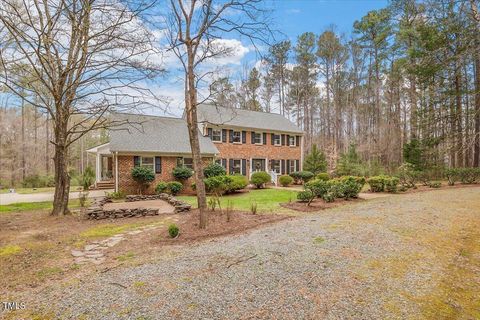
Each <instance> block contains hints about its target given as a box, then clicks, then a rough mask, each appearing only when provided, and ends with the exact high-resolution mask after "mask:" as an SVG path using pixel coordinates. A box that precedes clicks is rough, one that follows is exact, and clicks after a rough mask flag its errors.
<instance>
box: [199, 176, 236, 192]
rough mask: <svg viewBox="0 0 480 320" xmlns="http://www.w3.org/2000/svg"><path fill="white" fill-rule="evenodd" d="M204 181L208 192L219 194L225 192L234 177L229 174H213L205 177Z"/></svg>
mask: <svg viewBox="0 0 480 320" xmlns="http://www.w3.org/2000/svg"><path fill="white" fill-rule="evenodd" d="M204 182H205V189H206V190H207V192H209V193H213V194H215V195H217V196H219V195H222V194H224V193H225V191H226V189H227V184H229V183H230V182H232V179H231V178H230V177H229V176H213V177H210V178H207V179H205V180H204Z"/></svg>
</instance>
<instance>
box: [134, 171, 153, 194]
mask: <svg viewBox="0 0 480 320" xmlns="http://www.w3.org/2000/svg"><path fill="white" fill-rule="evenodd" d="M132 178H133V180H135V181H136V182H137V183H138V185H139V187H140V193H142V191H143V190H144V189H146V188H147V187H148V185H149V184H150V183H151V182H152V181H153V180H155V173H154V172H153V170H152V168H147V167H133V169H132Z"/></svg>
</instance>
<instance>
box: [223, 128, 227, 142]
mask: <svg viewBox="0 0 480 320" xmlns="http://www.w3.org/2000/svg"><path fill="white" fill-rule="evenodd" d="M222 142H227V129H222Z"/></svg>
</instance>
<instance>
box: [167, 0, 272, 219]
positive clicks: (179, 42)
mask: <svg viewBox="0 0 480 320" xmlns="http://www.w3.org/2000/svg"><path fill="white" fill-rule="evenodd" d="M261 2H262V1H261V0H226V1H214V0H170V6H169V10H168V12H167V14H166V19H165V20H166V21H165V23H166V29H167V33H168V40H169V46H170V49H171V50H172V51H173V52H174V53H175V55H176V57H177V58H178V60H179V61H180V63H181V66H182V68H183V72H184V74H185V115H186V118H187V124H188V129H189V130H188V131H189V138H190V145H191V149H192V158H193V168H194V171H195V184H196V190H197V201H198V208H199V211H200V224H199V225H200V228H205V227H206V225H207V217H206V214H205V210H206V207H207V205H206V195H205V184H204V182H203V178H204V176H203V168H202V159H201V153H200V144H199V137H198V121H197V105H199V104H200V103H201V101H200V99H199V90H198V89H199V87H200V86H201V85H202V81H204V80H206V79H208V77H210V76H212V75H214V74H215V73H216V71H218V70H216V69H215V68H214V67H212V68H205V66H204V63H205V62H207V61H211V60H212V59H215V58H218V57H222V56H226V55H230V54H232V52H233V50H235V48H232V47H231V46H229V45H228V44H226V43H225V42H223V41H222V37H224V36H226V35H228V34H231V33H236V34H237V35H238V36H240V37H241V38H246V39H248V41H250V42H251V43H252V44H254V45H255V43H257V42H263V43H267V42H268V39H269V38H270V37H271V36H272V33H271V31H270V28H269V24H268V21H267V19H266V18H267V16H266V13H267V11H266V10H264V9H262V3H261ZM204 98H205V99H206V97H204ZM205 99H202V100H205Z"/></svg>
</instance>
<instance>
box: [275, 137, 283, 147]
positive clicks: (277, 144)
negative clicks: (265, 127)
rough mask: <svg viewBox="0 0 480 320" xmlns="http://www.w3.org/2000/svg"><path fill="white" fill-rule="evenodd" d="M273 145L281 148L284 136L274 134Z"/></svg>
mask: <svg viewBox="0 0 480 320" xmlns="http://www.w3.org/2000/svg"><path fill="white" fill-rule="evenodd" d="M273 144H274V145H275V146H280V145H282V136H281V135H279V134H274V135H273Z"/></svg>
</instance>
